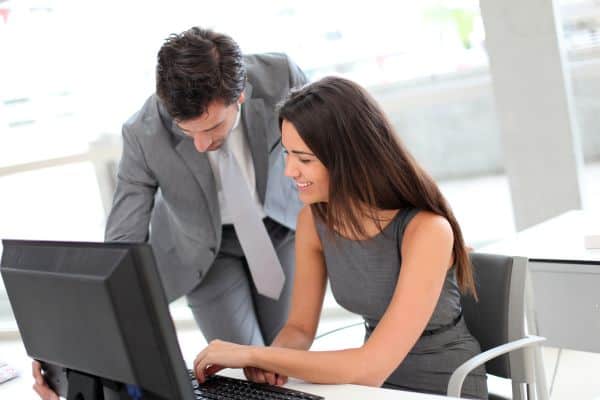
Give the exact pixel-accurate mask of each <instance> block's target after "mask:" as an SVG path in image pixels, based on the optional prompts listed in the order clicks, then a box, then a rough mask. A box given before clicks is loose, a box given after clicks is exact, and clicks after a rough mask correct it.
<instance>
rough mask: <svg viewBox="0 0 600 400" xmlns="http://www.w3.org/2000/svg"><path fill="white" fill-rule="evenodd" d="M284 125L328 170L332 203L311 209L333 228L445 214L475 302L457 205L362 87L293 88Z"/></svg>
mask: <svg viewBox="0 0 600 400" xmlns="http://www.w3.org/2000/svg"><path fill="white" fill-rule="evenodd" d="M283 120H287V121H289V122H290V123H292V124H293V125H294V127H295V128H296V130H297V131H298V133H299V134H300V137H301V138H302V140H303V141H304V143H306V145H307V146H308V147H309V148H310V149H311V151H312V152H313V153H314V154H315V156H316V157H317V158H318V159H319V160H320V161H321V162H322V163H323V165H324V166H325V167H326V168H327V170H328V172H329V199H328V202H327V203H316V204H313V205H312V206H311V208H312V211H313V213H314V214H315V215H316V216H317V217H319V218H320V219H321V220H323V222H324V223H325V224H326V225H327V226H328V227H329V228H330V229H331V230H335V231H337V232H344V233H346V234H349V235H350V236H352V237H357V238H362V237H366V232H365V229H364V227H363V224H362V223H361V221H362V220H363V219H364V218H365V217H368V218H370V219H372V220H373V221H374V222H375V224H376V225H377V226H378V227H379V229H381V221H380V220H379V219H378V217H377V210H395V209H406V208H413V207H414V208H417V209H420V210H426V211H430V212H432V213H435V214H437V215H440V216H442V217H444V218H446V220H448V222H449V223H450V225H451V227H452V232H453V234H454V244H453V249H452V253H453V256H454V257H453V258H454V265H455V266H456V277H457V281H458V285H459V287H460V289H461V291H462V292H464V293H466V292H470V293H472V294H473V295H474V296H476V290H475V284H474V280H473V271H472V266H471V263H470V261H469V256H468V253H467V250H466V248H465V244H464V239H463V236H462V233H461V230H460V227H459V225H458V222H457V221H456V218H455V217H454V214H453V213H452V210H451V208H450V206H449V205H448V203H447V201H446V199H445V198H444V196H443V195H442V193H441V192H440V190H439V188H438V186H437V185H436V183H435V182H434V181H433V179H432V178H431V177H430V176H429V175H428V174H427V173H426V172H425V171H424V170H423V168H421V166H419V164H418V163H417V162H416V161H415V159H414V158H413V157H412V156H411V155H410V153H409V152H408V151H407V150H406V148H405V147H404V145H403V144H402V143H401V142H400V140H399V139H398V136H397V135H396V134H395V132H394V129H393V128H392V126H391V124H390V122H389V121H388V119H387V118H386V116H385V114H384V113H383V111H382V110H381V109H380V107H379V106H378V104H377V103H376V102H375V100H374V99H373V98H372V97H371V96H370V95H369V94H368V93H367V92H366V91H365V90H364V89H363V88H362V87H360V86H359V85H357V84H356V83H354V82H352V81H349V80H347V79H343V78H338V77H327V78H323V79H321V80H319V81H317V82H314V83H312V84H309V85H307V86H304V87H302V88H300V89H297V90H294V91H292V92H291V93H290V95H289V97H288V98H287V99H286V100H285V101H284V102H283V103H282V104H281V105H280V107H279V126H280V127H281V124H282V122H283Z"/></svg>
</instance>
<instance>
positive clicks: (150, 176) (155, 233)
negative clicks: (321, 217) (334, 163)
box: [105, 54, 306, 301]
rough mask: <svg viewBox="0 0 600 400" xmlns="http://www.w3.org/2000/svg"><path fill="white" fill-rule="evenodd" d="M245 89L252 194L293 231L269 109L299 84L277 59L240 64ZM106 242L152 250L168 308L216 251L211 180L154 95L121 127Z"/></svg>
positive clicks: (296, 74) (293, 203) (295, 207)
mask: <svg viewBox="0 0 600 400" xmlns="http://www.w3.org/2000/svg"><path fill="white" fill-rule="evenodd" d="M244 60H245V63H246V68H247V73H248V82H247V84H246V88H245V95H246V101H245V103H244V105H243V106H242V118H241V122H242V124H243V125H244V128H245V131H246V134H247V139H248V144H249V146H250V150H251V152H252V157H253V160H254V169H255V174H256V189H257V192H258V195H259V196H260V200H261V202H262V203H263V204H264V210H265V213H266V214H267V216H269V217H270V218H272V219H274V220H276V221H278V222H279V223H281V224H282V225H284V226H287V227H289V228H291V229H295V225H296V216H297V214H298V212H299V210H300V208H301V203H300V201H299V199H298V193H297V188H296V187H295V185H294V183H293V181H292V180H291V179H289V178H287V177H285V176H284V158H283V154H282V152H283V149H282V147H281V138H280V131H279V126H278V121H277V116H276V113H275V105H276V104H277V103H278V102H279V101H280V100H281V99H283V98H284V97H285V95H286V94H287V93H288V92H289V90H290V89H291V88H292V87H295V86H300V85H302V84H304V83H305V82H306V77H305V76H304V74H303V73H302V71H301V70H300V69H299V68H298V67H297V66H296V65H295V64H293V63H292V62H291V61H290V60H289V59H288V57H287V56H285V55H283V54H261V55H251V56H246V57H244ZM117 178H118V179H117V188H116V191H115V194H114V199H113V205H112V210H111V212H110V215H109V217H108V222H107V226H106V233H105V240H106V241H127V242H145V241H149V242H150V243H151V244H152V247H153V249H154V254H155V257H156V261H157V264H158V268H159V271H160V274H161V277H162V281H163V286H164V288H165V291H166V294H167V298H168V299H169V301H171V300H173V299H176V298H178V297H180V296H182V295H184V294H186V293H188V292H189V291H190V290H191V289H193V288H194V287H195V286H196V285H197V284H198V283H199V282H200V281H201V279H202V277H203V276H204V275H205V274H206V271H207V270H208V269H209V268H210V266H211V265H212V263H213V261H214V259H215V256H216V255H217V253H218V251H219V248H220V244H221V231H222V230H221V215H220V210H219V204H218V199H217V190H216V186H215V181H214V176H213V173H212V170H211V167H210V164H209V161H208V157H207V155H206V154H204V153H200V152H198V151H196V149H195V147H194V144H193V142H192V140H191V139H189V138H187V137H186V136H185V135H184V134H183V132H181V131H180V130H179V129H178V128H177V126H176V124H175V122H174V121H173V118H172V117H171V116H170V115H169V114H168V113H167V112H166V110H165V109H164V107H163V106H162V105H161V103H160V101H159V99H158V98H157V97H156V95H153V96H151V97H150V98H149V99H148V100H147V101H146V103H145V104H144V106H143V107H142V108H141V110H139V111H138V112H137V113H136V114H134V115H133V116H132V117H131V118H130V119H129V120H128V121H127V122H126V123H125V124H124V125H123V154H122V157H121V161H120V163H119V169H118V174H117Z"/></svg>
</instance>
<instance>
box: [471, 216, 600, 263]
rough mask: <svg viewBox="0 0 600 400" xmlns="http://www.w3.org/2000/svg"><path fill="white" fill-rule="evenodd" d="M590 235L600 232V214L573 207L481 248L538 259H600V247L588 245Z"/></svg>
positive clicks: (481, 249)
mask: <svg viewBox="0 0 600 400" xmlns="http://www.w3.org/2000/svg"><path fill="white" fill-rule="evenodd" d="M589 234H596V235H600V216H592V215H590V214H586V213H585V212H584V211H581V210H571V211H568V212H566V213H564V214H561V215H559V216H557V217H555V218H552V219H549V220H547V221H545V222H542V223H541V224H538V225H535V226H532V227H531V228H528V229H525V230H523V231H521V232H519V233H516V234H515V235H513V236H512V237H509V238H507V239H505V240H501V241H499V242H496V243H493V244H491V245H488V246H484V247H483V248H480V249H477V251H480V252H482V253H493V254H505V255H511V256H523V257H528V258H529V259H534V260H536V259H537V260H559V261H600V249H593V250H591V249H586V248H585V246H584V236H585V235H589Z"/></svg>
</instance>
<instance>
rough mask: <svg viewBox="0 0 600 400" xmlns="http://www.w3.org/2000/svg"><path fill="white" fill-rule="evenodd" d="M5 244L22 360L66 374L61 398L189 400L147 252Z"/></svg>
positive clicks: (120, 246) (129, 247) (124, 247)
mask: <svg viewBox="0 0 600 400" xmlns="http://www.w3.org/2000/svg"><path fill="white" fill-rule="evenodd" d="M2 243H3V247H4V251H3V254H2V260H1V268H0V270H1V273H2V278H3V280H4V284H5V286H6V291H7V294H8V298H9V300H10V303H11V305H12V309H13V312H14V315H15V318H16V321H17V324H18V327H19V331H20V332H21V336H22V338H23V343H24V344H25V348H26V350H27V354H29V356H31V357H32V358H34V359H37V360H40V361H42V362H45V363H49V364H52V365H56V366H59V367H60V368H63V369H64V370H65V371H67V379H68V398H73V399H75V398H77V399H82V400H98V399H106V396H105V397H103V396H104V395H103V393H108V392H110V393H116V394H118V395H117V396H116V397H115V398H142V399H152V400H154V399H156V400H159V399H183V400H187V399H190V400H191V399H194V398H195V396H194V394H193V390H192V386H191V383H190V378H189V375H188V372H187V369H186V367H185V363H184V361H183V358H182V356H181V351H180V348H179V344H178V342H177V337H176V335H175V329H174V326H173V322H172V320H171V317H170V314H169V310H168V305H167V300H166V297H165V294H164V291H163V288H162V284H161V281H160V277H159V275H158V272H157V269H156V266H155V261H154V256H153V253H152V249H151V248H150V246H149V245H147V244H131V243H130V244H126V243H78V242H43V241H23V240H3V241H2ZM98 388H100V392H101V393H98ZM107 388H109V389H110V390H109V391H107ZM132 389H133V390H132ZM127 393H128V394H127Z"/></svg>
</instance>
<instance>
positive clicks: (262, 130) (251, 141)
mask: <svg viewBox="0 0 600 400" xmlns="http://www.w3.org/2000/svg"><path fill="white" fill-rule="evenodd" d="M251 93H252V86H251V85H250V84H249V83H248V84H247V87H246V101H245V102H244V104H243V105H242V124H243V126H244V131H245V134H246V139H247V140H248V145H249V146H250V152H251V153H252V161H253V164H254V174H255V176H256V191H257V192H258V196H259V198H260V201H261V203H263V204H264V201H265V192H266V189H267V169H268V166H269V159H268V158H269V157H268V156H269V155H268V152H267V138H266V136H265V135H266V131H267V122H266V120H265V104H264V102H263V100H262V99H252V98H250V95H251Z"/></svg>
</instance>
